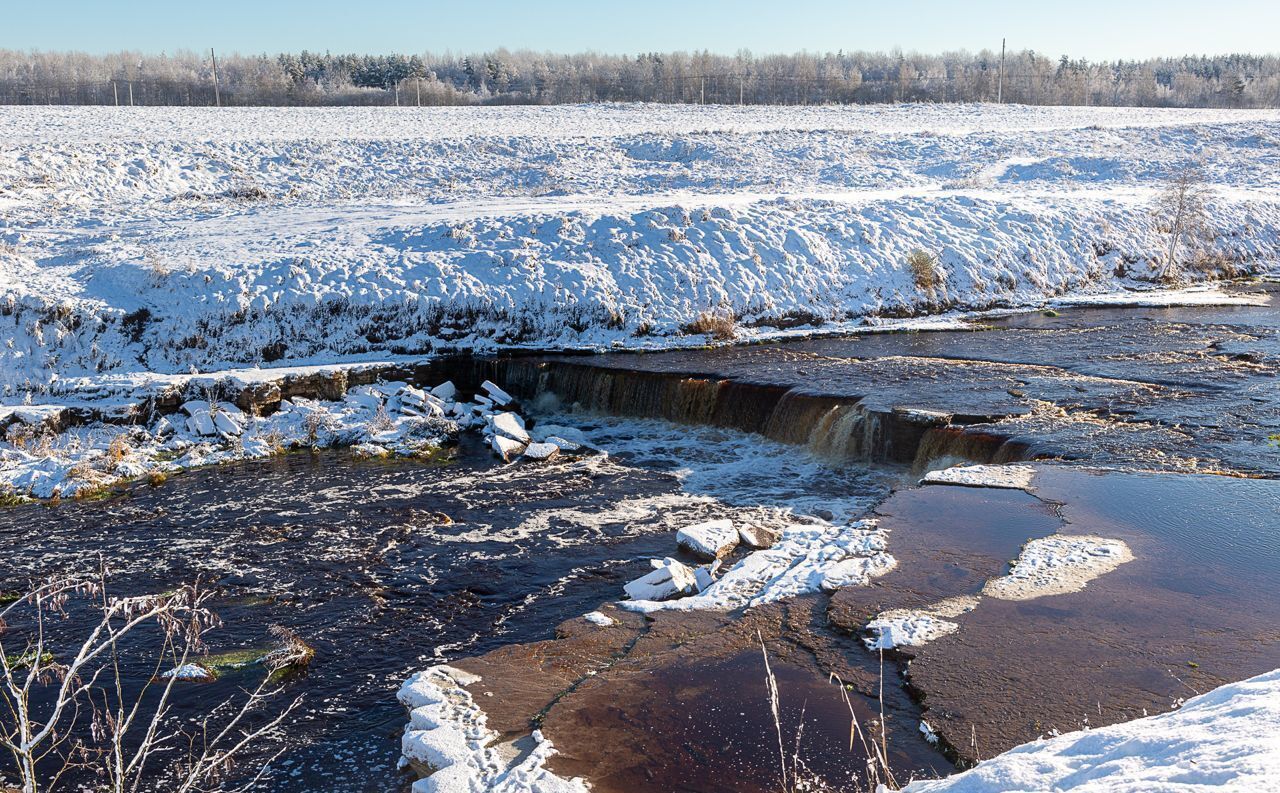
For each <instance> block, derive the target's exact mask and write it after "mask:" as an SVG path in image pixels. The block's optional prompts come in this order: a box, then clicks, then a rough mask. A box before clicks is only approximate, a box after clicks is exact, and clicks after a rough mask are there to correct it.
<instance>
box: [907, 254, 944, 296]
mask: <svg viewBox="0 0 1280 793" xmlns="http://www.w3.org/2000/svg"><path fill="white" fill-rule="evenodd" d="M907 266H908V267H910V268H911V278H912V280H914V281H915V283H916V287H917V288H919V289H934V288H936V287H937V286H938V285H940V284H941V283H942V272H941V271H940V270H939V269H938V257H936V256H934V255H933V254H932V253H929V252H928V251H926V250H924V249H922V248H915V249H914V250H912V251H911V253H909V254H907Z"/></svg>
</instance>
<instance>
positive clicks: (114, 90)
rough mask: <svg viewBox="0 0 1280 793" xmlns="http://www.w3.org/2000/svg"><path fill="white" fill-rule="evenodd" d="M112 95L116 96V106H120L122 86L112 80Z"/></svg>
mask: <svg viewBox="0 0 1280 793" xmlns="http://www.w3.org/2000/svg"><path fill="white" fill-rule="evenodd" d="M111 95H112V96H114V97H115V98H116V107H120V88H119V87H118V86H117V85H116V81H115V80H112V81H111Z"/></svg>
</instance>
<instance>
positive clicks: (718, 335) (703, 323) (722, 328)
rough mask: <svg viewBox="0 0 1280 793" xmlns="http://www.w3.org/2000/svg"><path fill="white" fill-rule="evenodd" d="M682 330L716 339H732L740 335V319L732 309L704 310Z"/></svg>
mask: <svg viewBox="0 0 1280 793" xmlns="http://www.w3.org/2000/svg"><path fill="white" fill-rule="evenodd" d="M681 330H683V331H684V332H685V333H686V334H690V335H693V334H698V333H701V334H705V335H707V336H710V337H711V338H713V339H715V340H716V341H730V340H732V339H735V338H737V336H738V319H737V317H735V316H734V315H733V312H732V311H704V312H702V313H701V314H699V315H698V318H697V319H695V320H694V321H693V322H690V323H689V324H687V325H685V326H684V327H683V328H681Z"/></svg>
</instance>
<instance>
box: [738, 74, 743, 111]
mask: <svg viewBox="0 0 1280 793" xmlns="http://www.w3.org/2000/svg"><path fill="white" fill-rule="evenodd" d="M738 107H742V75H738Z"/></svg>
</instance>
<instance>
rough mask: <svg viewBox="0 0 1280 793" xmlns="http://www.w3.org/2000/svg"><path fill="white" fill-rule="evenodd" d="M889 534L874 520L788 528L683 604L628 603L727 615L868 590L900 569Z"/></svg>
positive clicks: (644, 608) (643, 608)
mask: <svg viewBox="0 0 1280 793" xmlns="http://www.w3.org/2000/svg"><path fill="white" fill-rule="evenodd" d="M886 534H887V533H886V532H885V531H884V530H883V529H880V528H879V527H878V526H877V525H876V522H875V521H874V520H861V521H857V522H855V523H851V524H848V525H843V526H832V525H830V524H827V523H818V524H800V525H794V526H788V527H787V528H786V529H784V530H783V532H782V537H781V538H780V539H779V540H778V542H777V543H776V544H774V546H773V547H772V548H769V549H767V550H763V551H755V552H754V553H751V554H749V555H748V556H747V557H746V558H744V559H741V560H740V561H738V562H737V563H736V564H734V565H733V567H731V568H729V570H728V571H727V572H726V573H725V574H724V575H723V576H721V577H720V578H719V579H718V580H717V581H715V583H713V584H712V585H711V586H709V587H707V588H706V589H705V590H703V591H702V592H701V593H700V594H697V595H694V596H692V597H686V598H682V599H679V600H666V601H661V602H657V601H651V600H624V601H620V602H619V603H618V607H619V608H623V609H627V610H629V611H640V612H652V611H661V610H667V609H671V610H679V611H693V610H696V609H715V610H722V611H729V610H732V609H736V608H741V607H743V606H748V607H749V606H759V605H763V604H765V603H772V602H774V601H776V600H782V599H783V598H789V597H796V596H797V595H803V594H807V593H810V592H818V591H820V590H825V591H832V590H836V589H839V588H841V587H846V586H866V584H867V583H868V582H870V580H871V579H872V578H875V577H877V576H882V575H884V574H885V573H887V572H889V571H890V570H892V569H893V568H894V567H896V566H897V560H896V559H894V558H893V557H892V556H890V555H889V554H888V553H886V552H885V547H886Z"/></svg>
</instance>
